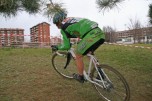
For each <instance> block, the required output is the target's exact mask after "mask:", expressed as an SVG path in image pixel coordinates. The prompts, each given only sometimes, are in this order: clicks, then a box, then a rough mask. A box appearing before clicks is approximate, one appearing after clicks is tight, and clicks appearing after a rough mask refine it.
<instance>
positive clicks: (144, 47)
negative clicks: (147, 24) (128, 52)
mask: <svg viewBox="0 0 152 101" xmlns="http://www.w3.org/2000/svg"><path fill="white" fill-rule="evenodd" d="M107 44H110V45H118V46H125V47H135V48H142V49H152V47H146V46H134V45H130V44H129V45H126V44H118V43H107Z"/></svg>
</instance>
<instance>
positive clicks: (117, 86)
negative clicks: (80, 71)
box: [92, 65, 130, 101]
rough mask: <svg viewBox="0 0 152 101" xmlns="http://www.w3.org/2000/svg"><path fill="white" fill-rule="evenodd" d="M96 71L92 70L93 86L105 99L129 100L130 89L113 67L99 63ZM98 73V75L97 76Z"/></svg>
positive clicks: (112, 100) (110, 100)
mask: <svg viewBox="0 0 152 101" xmlns="http://www.w3.org/2000/svg"><path fill="white" fill-rule="evenodd" d="M98 71H99V72H97V70H96V69H95V68H94V69H93V70H92V80H93V81H95V82H96V83H97V84H99V85H101V86H102V87H101V86H99V85H97V84H96V83H94V84H93V85H94V87H95V89H96V90H97V91H98V93H99V94H100V95H101V96H102V98H104V100H106V101H129V99H130V89H129V86H128V83H127V82H126V80H125V78H124V77H123V76H122V75H121V74H120V73H119V72H118V71H117V70H115V69H114V68H112V67H110V66H108V65H99V66H98ZM99 73H100V76H99Z"/></svg>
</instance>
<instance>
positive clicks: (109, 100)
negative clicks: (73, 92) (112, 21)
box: [52, 47, 130, 101]
mask: <svg viewBox="0 0 152 101" xmlns="http://www.w3.org/2000/svg"><path fill="white" fill-rule="evenodd" d="M86 56H87V57H88V58H84V63H85V70H84V72H83V74H84V77H85V81H88V82H90V83H92V84H93V86H94V87H95V89H96V90H97V91H98V93H99V94H100V95H101V97H102V98H103V99H104V100H105V101H129V99H130V89H129V86H128V83H127V82H126V80H125V78H124V77H123V76H122V75H121V74H120V73H119V72H118V71H117V70H116V69H114V68H113V67H111V66H108V65H105V64H99V62H98V60H97V59H96V58H95V56H94V54H93V53H92V54H91V53H89V54H87V55H86ZM75 57H76V56H75V53H74V48H72V47H71V48H70V49H69V50H68V51H54V53H53V55H52V65H53V67H54V69H55V70H56V71H57V73H59V74H60V75H62V76H63V77H65V78H69V79H73V73H76V72H77V70H76V64H75V61H74V60H75ZM86 61H88V62H86ZM86 67H87V68H86Z"/></svg>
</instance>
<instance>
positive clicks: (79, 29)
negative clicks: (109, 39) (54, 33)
mask: <svg viewBox="0 0 152 101" xmlns="http://www.w3.org/2000/svg"><path fill="white" fill-rule="evenodd" d="M95 28H98V24H97V23H96V22H94V21H91V20H88V19H85V18H75V17H68V18H66V19H64V20H63V21H62V25H61V34H62V36H63V43H62V44H60V45H58V49H59V50H68V49H69V48H70V38H80V39H83V38H84V37H85V36H86V34H88V33H89V32H90V31H92V30H93V29H95ZM87 37H89V36H88V35H87ZM100 37H101V38H102V39H105V36H104V34H102V35H101V36H100Z"/></svg>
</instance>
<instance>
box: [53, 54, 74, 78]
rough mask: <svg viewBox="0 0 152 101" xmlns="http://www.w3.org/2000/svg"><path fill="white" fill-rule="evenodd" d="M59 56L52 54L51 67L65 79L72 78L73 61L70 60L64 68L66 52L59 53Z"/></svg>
mask: <svg viewBox="0 0 152 101" xmlns="http://www.w3.org/2000/svg"><path fill="white" fill-rule="evenodd" d="M60 54H61V55H58V54H57V53H54V54H53V56H52V65H53V67H54V69H55V70H56V71H57V73H59V74H60V75H62V76H63V77H66V78H73V73H75V72H76V65H75V61H74V59H71V61H70V63H69V64H68V65H67V67H66V69H65V68H64V67H65V65H66V63H67V56H68V53H67V52H60Z"/></svg>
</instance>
